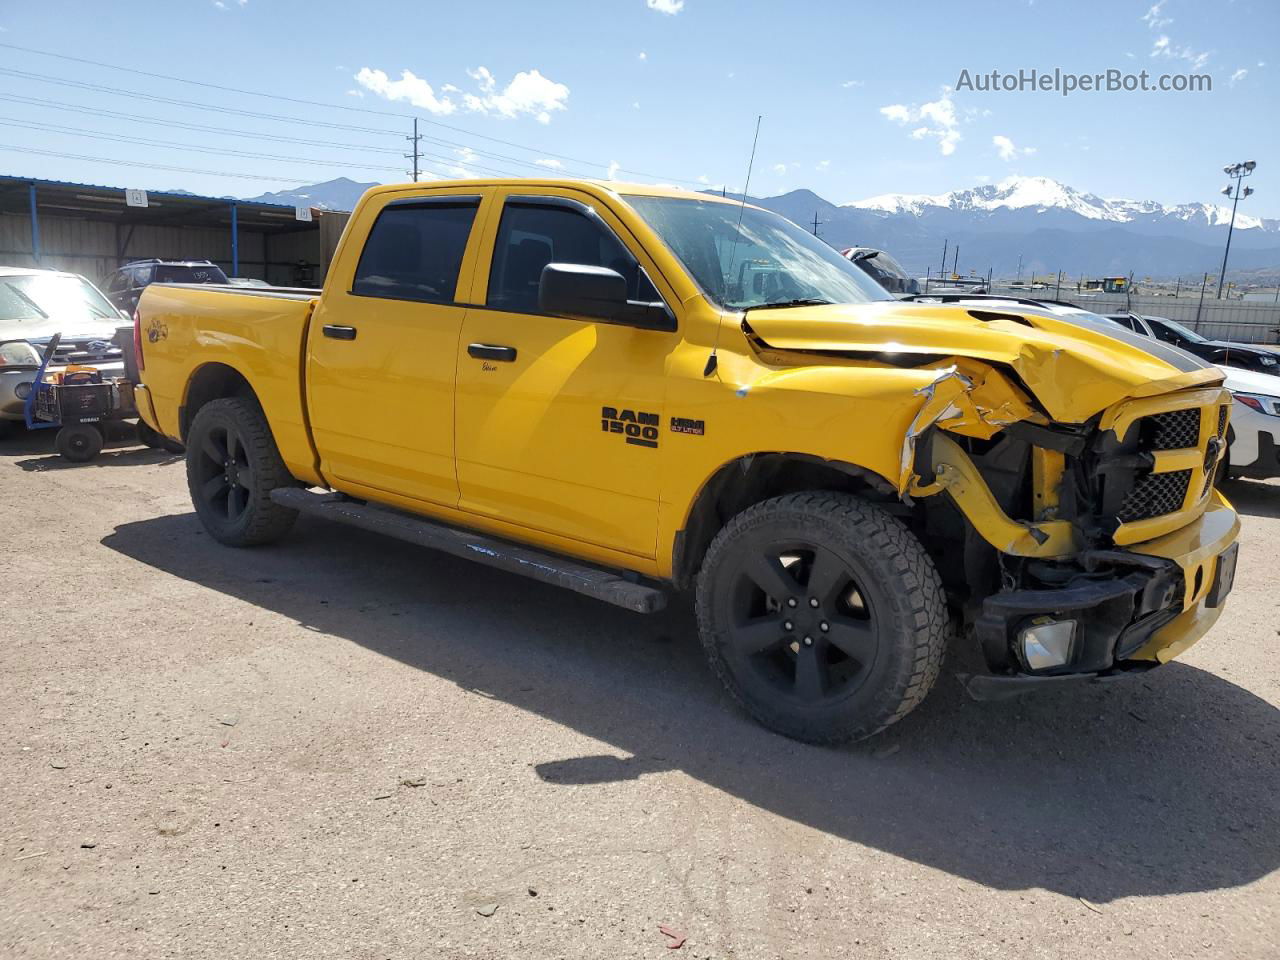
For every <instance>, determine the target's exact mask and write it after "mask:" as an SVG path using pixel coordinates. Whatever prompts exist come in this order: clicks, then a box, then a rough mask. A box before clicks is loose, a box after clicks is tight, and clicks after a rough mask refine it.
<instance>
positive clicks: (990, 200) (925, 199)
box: [841, 177, 1280, 232]
mask: <svg viewBox="0 0 1280 960" xmlns="http://www.w3.org/2000/svg"><path fill="white" fill-rule="evenodd" d="M841 206H845V207H853V208H856V209H859V210H869V211H872V212H874V213H877V214H880V215H883V216H895V215H899V214H906V215H908V216H913V217H920V216H924V215H926V214H927V213H929V212H932V211H935V210H951V211H963V212H971V213H983V212H986V213H994V212H996V211H1004V210H1029V211H1032V212H1034V213H1048V212H1050V211H1064V212H1067V213H1073V214H1075V215H1076V216H1080V217H1084V218H1085V219H1086V220H1099V221H1109V222H1111V223H1134V222H1136V221H1159V220H1165V219H1170V220H1178V221H1182V222H1184V223H1190V224H1194V225H1198V226H1208V227H1212V226H1220V225H1221V226H1225V225H1226V224H1227V223H1228V222H1230V220H1231V208H1230V207H1229V206H1221V205H1216V204H1209V203H1181V204H1178V205H1176V206H1166V205H1164V204H1161V203H1158V202H1156V201H1154V200H1125V199H1118V198H1117V199H1108V198H1104V197H1099V196H1097V195H1096V194H1092V193H1083V192H1081V191H1079V190H1076V189H1075V188H1073V187H1069V186H1067V185H1066V184H1064V183H1059V182H1058V181H1057V180H1051V179H1049V178H1048V177H1009V178H1007V179H1005V180H1001V181H1000V182H999V183H996V184H987V185H984V186H980V187H973V188H971V189H968V190H953V191H951V192H950V193H940V194H924V193H885V194H881V195H880V196H877V197H868V198H867V199H866V200H857V201H854V202H853V203H846V204H842V205H841ZM1236 229H1237V230H1264V231H1277V232H1280V220H1270V221H1268V220H1262V219H1259V218H1258V217H1253V216H1250V215H1248V214H1247V213H1244V212H1237V213H1236Z"/></svg>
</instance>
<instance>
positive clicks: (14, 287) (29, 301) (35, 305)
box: [5, 283, 49, 320]
mask: <svg viewBox="0 0 1280 960" xmlns="http://www.w3.org/2000/svg"><path fill="white" fill-rule="evenodd" d="M5 286H6V287H8V288H9V289H10V290H12V291H13V292H14V293H16V294H17V295H18V296H19V297H20V298H22V299H23V300H25V301H26V302H27V305H28V306H29V307H31V309H32V310H34V311H35V312H36V313H38V314H40V319H41V320H48V319H49V315H48V314H47V313H45V312H44V311H43V310H41V309H40V304H38V303H36V302H35V301H34V300H32V299H31V298H30V297H28V296H27V295H26V294H25V293H23V292H22V288H21V287H19V286H17V285H16V284H12V283H6V284H5Z"/></svg>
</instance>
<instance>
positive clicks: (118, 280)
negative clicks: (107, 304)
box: [103, 270, 124, 293]
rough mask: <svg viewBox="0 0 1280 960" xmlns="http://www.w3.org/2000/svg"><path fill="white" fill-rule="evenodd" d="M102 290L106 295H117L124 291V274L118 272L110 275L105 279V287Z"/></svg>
mask: <svg viewBox="0 0 1280 960" xmlns="http://www.w3.org/2000/svg"><path fill="white" fill-rule="evenodd" d="M103 289H104V292H106V293H119V292H120V291H121V290H123V289H124V274H123V273H121V272H120V271H119V270H117V271H116V272H115V273H113V274H111V276H109V277H107V282H106V286H105V287H104V288H103Z"/></svg>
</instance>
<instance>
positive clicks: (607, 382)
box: [135, 180, 1239, 742]
mask: <svg viewBox="0 0 1280 960" xmlns="http://www.w3.org/2000/svg"><path fill="white" fill-rule="evenodd" d="M944 299H945V298H944ZM135 328H136V329H135V339H136V341H137V351H136V352H137V365H138V367H139V380H140V383H139V384H138V388H137V402H138V406H139V408H140V409H141V411H142V415H143V417H144V419H145V420H146V421H147V423H148V424H150V425H151V426H152V427H153V428H155V429H156V430H158V431H160V433H162V434H164V435H165V436H167V437H169V438H170V439H172V440H174V441H177V442H181V443H185V444H186V448H187V475H188V478H189V483H190V489H191V495H192V500H193V502H194V504H195V509H196V512H197V514H198V515H199V517H200V519H201V521H202V522H203V524H204V526H205V527H206V528H207V530H208V531H209V533H210V534H212V536H213V537H215V538H216V539H217V540H219V541H221V542H222V543H224V544H228V545H231V546H251V545H254V544H261V543H266V542H268V541H271V540H275V539H277V538H279V537H282V536H284V535H285V534H286V533H287V532H288V531H289V529H290V527H291V525H292V524H293V522H294V520H295V518H296V516H297V514H298V513H299V512H308V513H312V514H316V515H319V516H322V517H329V518H331V519H333V520H335V521H341V522H346V523H352V524H357V525H360V526H363V527H366V528H369V529H374V530H380V531H383V532H386V533H389V534H391V535H394V536H399V537H403V538H405V539H409V540H413V541H415V542H419V543H423V544H427V545H430V546H433V547H436V548H439V549H443V550H447V551H450V552H452V553H455V554H459V555H461V556H466V557H469V558H471V559H473V560H477V561H480V562H482V563H489V564H494V565H498V566H502V567H505V568H507V569H510V570H516V571H519V572H522V573H525V574H527V575H529V576H533V577H537V578H539V579H542V580H545V581H548V582H552V583H556V584H559V585H562V586H565V587H569V588H570V589H574V590H578V591H580V592H582V593H586V594H589V595H592V596H595V597H599V598H601V599H604V600H608V601H610V602H613V603H616V604H620V605H622V606H624V607H627V608H629V609H632V610H637V611H649V610H654V609H657V608H658V607H660V606H661V605H662V604H663V602H664V600H665V598H666V597H667V595H668V593H669V592H670V591H672V590H690V591H692V592H693V593H694V594H695V598H694V599H695V608H696V616H697V626H698V631H699V634H700V636H701V639H702V643H703V644H704V646H705V649H706V653H707V655H708V657H709V659H710V662H711V664H712V666H713V668H714V670H715V671H716V673H717V674H718V675H719V676H720V677H721V679H722V680H723V681H724V683H725V684H726V686H727V687H728V689H729V690H730V691H731V693H732V694H733V696H734V697H735V698H736V699H737V700H738V702H739V703H740V704H741V705H742V706H743V707H744V708H745V709H746V710H747V711H749V712H750V713H751V714H752V715H753V716H755V717H756V718H757V719H758V720H760V721H761V722H762V723H764V724H766V725H767V726H769V727H771V728H773V729H775V730H778V731H781V732H782V733H784V734H787V735H789V736H792V737H796V738H799V739H803V740H808V741H817V742H830V741H837V740H842V739H851V738H859V737H866V736H870V735H872V734H874V733H876V732H877V731H879V730H882V729H883V728H885V727H886V726H888V725H889V724H891V723H893V722H895V721H897V720H898V719H900V718H901V717H903V716H904V715H905V714H906V713H907V712H909V711H910V710H911V709H912V708H913V707H915V706H916V705H917V704H918V703H919V702H920V701H921V700H922V699H923V698H924V696H925V695H926V693H927V692H928V691H929V689H930V687H931V686H932V685H933V683H934V681H935V679H936V677H937V675H938V672H939V668H940V666H941V663H942V660H943V654H944V651H945V649H946V647H947V645H948V644H949V643H959V644H964V645H966V646H967V647H969V648H970V651H971V653H972V656H971V659H973V660H975V661H977V662H980V663H984V664H985V666H984V668H982V669H978V670H975V671H974V672H973V673H972V674H966V675H965V677H966V683H967V687H968V689H969V690H970V692H971V693H973V694H974V695H975V696H977V697H979V698H993V697H999V696H1002V695H1005V694H1008V693H1014V692H1021V691H1024V690H1026V689H1029V688H1033V687H1052V686H1056V685H1062V684H1071V683H1080V682H1087V681H1095V680H1101V679H1109V678H1112V677H1117V676H1120V675H1123V674H1128V673H1136V672H1140V671H1144V670H1146V669H1149V668H1151V667H1154V666H1156V665H1158V664H1161V663H1163V662H1165V661H1167V660H1169V659H1170V658H1172V657H1174V656H1176V655H1177V654H1179V653H1181V652H1182V651H1184V650H1185V649H1187V647H1189V646H1190V645H1191V644H1192V643H1194V642H1195V641H1196V640H1197V639H1199V638H1200V637H1201V636H1202V635H1203V634H1204V633H1205V632H1206V631H1207V630H1208V629H1209V628H1210V627H1211V626H1212V625H1213V624H1214V622H1215V621H1216V620H1217V618H1218V616H1219V614H1220V613H1221V611H1222V609H1223V603H1224V600H1225V598H1226V595H1227V593H1228V592H1229V590H1230V589H1231V584H1232V576H1233V572H1234V568H1235V557H1236V546H1235V541H1236V535H1237V532H1238V530H1239V522H1238V520H1237V517H1236V514H1235V512H1234V511H1233V510H1232V508H1231V506H1230V505H1229V504H1228V503H1227V502H1226V501H1225V500H1224V499H1223V498H1222V497H1221V496H1220V495H1219V494H1218V493H1217V491H1216V490H1215V489H1214V485H1213V477H1214V472H1215V471H1214V467H1215V464H1216V462H1217V460H1218V458H1219V457H1220V456H1222V453H1223V448H1224V442H1225V440H1224V438H1225V437H1226V434H1227V428H1228V417H1229V411H1230V407H1231V397H1230V395H1229V394H1228V393H1227V392H1226V391H1225V390H1224V389H1223V388H1222V386H1221V384H1222V373H1221V371H1219V370H1217V369H1215V368H1213V367H1210V366H1207V365H1206V364H1204V363H1202V362H1201V361H1199V360H1197V359H1196V358H1194V357H1191V356H1189V355H1187V354H1185V353H1183V352H1181V351H1179V350H1176V349H1173V348H1171V347H1168V346H1167V345H1164V344H1161V343H1158V342H1155V341H1152V340H1150V339H1148V338H1143V337H1139V336H1138V335H1136V334H1132V333H1129V332H1126V331H1124V330H1123V329H1120V328H1118V327H1116V325H1115V324H1113V323H1111V322H1110V321H1107V320H1104V319H1101V318H1099V317H1095V316H1094V315H1092V314H1089V313H1085V312H1083V311H1079V310H1074V311H1073V310H1069V309H1066V308H1061V307H1051V306H1042V305H1036V304H1028V303H1019V302H1017V301H1007V302H1002V301H989V302H988V301H981V302H979V301H975V302H973V303H967V302H956V303H944V302H940V303H926V302H904V301H898V300H894V299H892V298H891V297H890V296H889V295H888V294H887V293H885V292H884V291H883V290H882V289H880V288H879V287H878V286H877V285H876V284H875V282H874V281H873V280H871V278H869V277H868V276H867V275H866V274H865V273H863V272H862V271H861V270H859V269H858V267H857V266H856V265H854V264H852V263H850V262H849V261H848V260H847V259H845V258H843V257H841V256H840V254H839V253H837V252H836V251H835V250H832V249H830V248H828V247H827V246H826V245H825V244H823V243H822V242H821V241H819V240H817V239H815V238H814V237H812V236H810V235H809V234H808V233H806V232H805V231H804V230H802V229H800V228H799V227H797V226H796V225H795V224H792V223H791V222H789V221H787V220H785V219H783V218H781V217H779V216H777V215H775V214H773V213H770V212H768V211H765V210H762V209H759V208H757V207H754V206H751V205H745V204H740V203H737V202H734V201H731V200H725V199H721V198H717V197H711V196H706V195H702V194H696V193H686V192H681V191H676V190H669V189H664V188H658V187H651V186H627V185H623V184H620V183H615V182H591V181H565V180H469V181H453V182H445V181H441V182H435V183H431V184H407V185H399V186H386V187H377V188H374V189H372V190H370V191H369V192H368V193H366V194H365V196H364V197H363V198H362V200H361V202H360V204H359V206H358V208H357V209H356V211H355V213H354V214H353V215H352V217H351V220H350V222H349V224H348V225H347V228H346V232H345V234H344V236H343V238H342V242H341V244H340V246H339V248H338V251H337V253H336V256H335V257H334V260H333V262H332V266H331V268H330V270H329V273H328V277H327V279H326V281H325V286H324V289H323V292H321V293H320V294H319V295H318V296H316V295H315V294H314V292H307V291H290V290H271V289H230V288H224V289H219V288H214V287H209V286H198V285H194V286H181V285H166V286H152V287H149V288H147V290H146V292H145V293H144V294H143V296H142V299H141V302H140V304H139V308H138V311H137V315H136V318H135Z"/></svg>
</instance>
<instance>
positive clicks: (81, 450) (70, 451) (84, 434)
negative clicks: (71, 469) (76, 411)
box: [54, 423, 103, 463]
mask: <svg viewBox="0 0 1280 960" xmlns="http://www.w3.org/2000/svg"><path fill="white" fill-rule="evenodd" d="M102 444H103V435H102V429H101V428H100V427H99V426H98V425H97V424H95V423H72V424H68V425H67V426H65V427H62V428H61V429H59V430H58V436H57V437H55V438H54V445H55V446H56V447H57V448H58V453H59V454H61V455H62V458H63V459H64V460H70V461H71V462H72V463H88V462H89V461H90V460H92V459H93V458H94V457H96V456H97V455H98V454H100V453H101V452H102Z"/></svg>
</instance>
